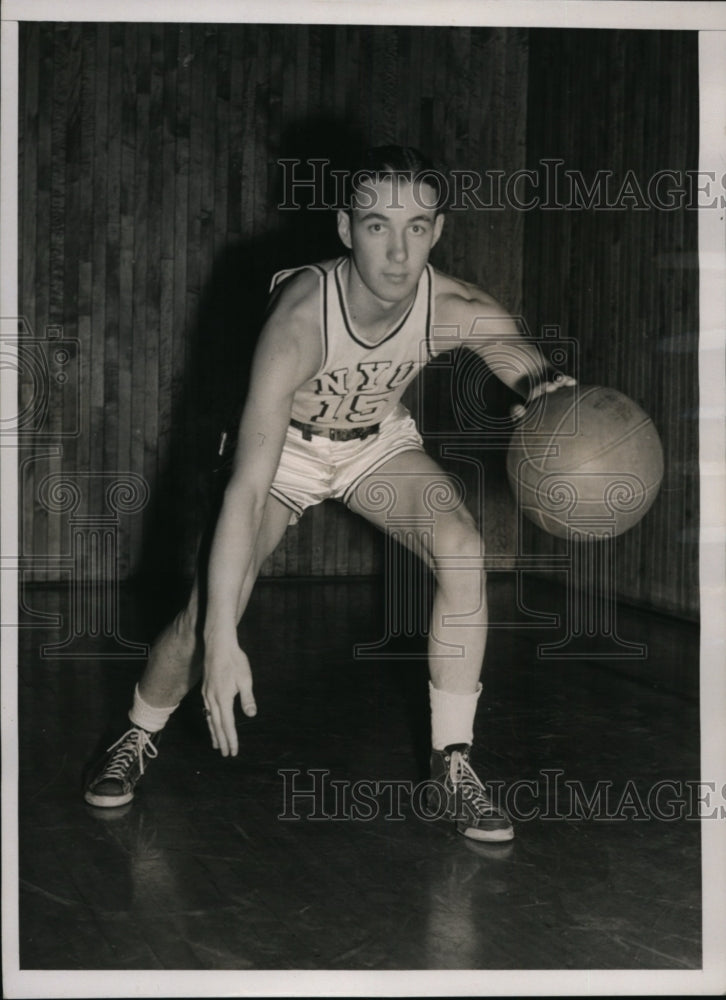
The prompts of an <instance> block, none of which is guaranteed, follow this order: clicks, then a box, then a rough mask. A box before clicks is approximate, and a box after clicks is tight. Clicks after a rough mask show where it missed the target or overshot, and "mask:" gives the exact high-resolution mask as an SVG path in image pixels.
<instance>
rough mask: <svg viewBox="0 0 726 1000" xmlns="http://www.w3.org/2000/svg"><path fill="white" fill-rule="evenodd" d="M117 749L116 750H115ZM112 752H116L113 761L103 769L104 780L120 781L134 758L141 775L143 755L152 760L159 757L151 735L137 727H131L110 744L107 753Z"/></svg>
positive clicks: (142, 771)
mask: <svg viewBox="0 0 726 1000" xmlns="http://www.w3.org/2000/svg"><path fill="white" fill-rule="evenodd" d="M117 747H118V749H116V748H117ZM114 750H115V751H116V752H115V753H114V755H113V759H112V760H111V761H110V763H109V764H108V766H107V767H106V768H105V769H104V777H105V778H119V779H121V780H122V779H123V778H124V776H125V774H126V772H127V771H128V769H129V765H130V764H131V762H132V761H133V759H134V757H136V759H137V760H138V763H139V771H140V772H141V774H143V773H144V754H146V756H147V757H150V758H152V759H153V758H154V757H158V756H159V751H158V750H157V748H156V746H155V745H154V741H153V740H152V738H151V734H150V733H147V732H146V730H145V729H139V728H138V726H132V728H131V729H128V730H127V731H126V732H125V733H124V734H123V736H121V737H120V738H119V739H117V740H116V742H115V743H113V744H111V746H110V747H109V748H108V751H107V752H108V753H111V752H112V751H114Z"/></svg>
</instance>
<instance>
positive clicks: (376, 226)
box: [368, 222, 383, 233]
mask: <svg viewBox="0 0 726 1000" xmlns="http://www.w3.org/2000/svg"><path fill="white" fill-rule="evenodd" d="M368 228H369V230H370V231H371V232H372V233H380V232H381V230H382V229H383V226H382V225H381V224H380V222H372V223H371V224H370V226H369V227H368Z"/></svg>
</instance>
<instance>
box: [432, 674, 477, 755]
mask: <svg viewBox="0 0 726 1000" xmlns="http://www.w3.org/2000/svg"><path fill="white" fill-rule="evenodd" d="M480 694H481V684H477V688H476V691H474V692H473V693H471V694H455V693H453V692H451V691H441V690H439V688H435V687H434V685H433V684H432V683H431V681H429V698H430V701H431V746H432V748H433V749H434V750H443V749H444V747H448V746H451V744H452V743H466V744H471V743H472V741H473V739H474V716H475V715H476V704H477V702H478V700H479V695H480Z"/></svg>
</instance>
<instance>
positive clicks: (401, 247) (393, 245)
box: [388, 233, 408, 261]
mask: <svg viewBox="0 0 726 1000" xmlns="http://www.w3.org/2000/svg"><path fill="white" fill-rule="evenodd" d="M388 256H389V257H390V259H391V260H399V261H402V260H405V259H406V257H407V256H408V250H407V248H406V238H405V236H404V235H403V234H402V233H400V234H398V233H393V234H392V235H391V240H390V243H389V244H388Z"/></svg>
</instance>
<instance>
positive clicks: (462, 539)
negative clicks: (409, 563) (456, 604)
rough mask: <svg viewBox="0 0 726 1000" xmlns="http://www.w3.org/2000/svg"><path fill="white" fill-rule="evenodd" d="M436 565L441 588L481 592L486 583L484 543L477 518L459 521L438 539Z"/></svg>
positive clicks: (447, 528)
mask: <svg viewBox="0 0 726 1000" xmlns="http://www.w3.org/2000/svg"><path fill="white" fill-rule="evenodd" d="M432 565H433V570H434V573H435V575H436V578H437V581H438V582H439V584H441V585H443V586H445V587H455V588H456V589H457V590H458V589H462V588H463V589H464V590H470V589H476V590H477V591H479V590H480V588H481V587H482V585H483V583H484V582H485V580H486V570H485V568H484V540H483V538H482V537H481V535H480V533H479V531H478V529H477V527H476V525H475V523H474V521H473V518H471V517H469V516H467V517H461V518H457V519H456V520H455V521H453V522H452V523H450V524H448V525H447V526H446V528H445V529H444V530H443V531H441V532H439V535H438V537H437V538H435V544H434V551H433V553H432Z"/></svg>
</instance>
